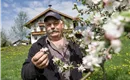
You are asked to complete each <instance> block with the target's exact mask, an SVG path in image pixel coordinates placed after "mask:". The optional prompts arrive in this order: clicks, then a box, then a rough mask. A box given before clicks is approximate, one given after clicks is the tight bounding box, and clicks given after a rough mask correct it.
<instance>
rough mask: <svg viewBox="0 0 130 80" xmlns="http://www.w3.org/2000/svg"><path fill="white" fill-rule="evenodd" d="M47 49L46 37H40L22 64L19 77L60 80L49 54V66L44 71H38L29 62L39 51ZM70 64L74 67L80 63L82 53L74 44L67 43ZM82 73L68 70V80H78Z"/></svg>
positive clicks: (36, 79) (37, 79)
mask: <svg viewBox="0 0 130 80" xmlns="http://www.w3.org/2000/svg"><path fill="white" fill-rule="evenodd" d="M45 47H47V43H46V36H43V37H41V38H40V39H39V40H38V41H37V42H36V43H34V44H33V45H32V46H31V48H30V50H29V53H28V58H27V59H26V60H25V62H24V63H23V67H22V71H21V76H22V79H23V80H61V79H60V76H59V73H58V71H57V67H56V66H55V65H54V64H53V61H52V58H53V57H52V55H51V54H50V53H49V55H48V57H49V64H48V66H47V67H46V68H44V69H38V68H37V67H36V66H34V64H33V63H32V62H31V58H32V57H33V56H34V55H35V54H36V53H37V52H38V51H39V50H40V49H41V48H45ZM68 49H69V51H70V59H69V60H70V62H72V63H73V65H74V66H75V67H76V66H77V64H80V63H82V53H81V51H80V49H79V47H78V45H77V44H76V43H75V42H72V41H69V44H68ZM81 77H82V73H81V72H79V71H78V70H77V69H73V70H70V80H80V78H81Z"/></svg>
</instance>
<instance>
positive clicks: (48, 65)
mask: <svg viewBox="0 0 130 80" xmlns="http://www.w3.org/2000/svg"><path fill="white" fill-rule="evenodd" d="M44 23H45V29H46V33H47V34H46V35H44V36H43V37H41V38H40V39H39V40H38V41H37V42H36V43H34V44H33V45H32V47H31V48H30V50H29V53H28V58H27V59H26V60H25V62H24V64H23V67H22V73H21V75H22V79H23V80H80V78H81V77H82V73H81V72H79V71H78V70H77V68H75V69H72V70H68V71H65V72H63V73H60V72H58V69H57V66H58V65H55V64H54V63H53V60H52V58H53V57H56V58H59V59H60V60H62V61H63V62H64V63H72V64H73V65H74V66H75V67H76V66H77V64H80V63H81V62H82V54H81V51H80V49H79V47H78V45H77V44H76V43H75V42H72V41H69V40H67V39H66V38H65V37H64V36H63V28H64V23H63V21H62V19H61V16H60V15H59V14H58V13H56V12H52V11H50V12H48V13H47V14H46V15H45V18H44ZM45 47H47V48H48V49H49V54H46V53H45V52H44V51H43V50H42V48H45Z"/></svg>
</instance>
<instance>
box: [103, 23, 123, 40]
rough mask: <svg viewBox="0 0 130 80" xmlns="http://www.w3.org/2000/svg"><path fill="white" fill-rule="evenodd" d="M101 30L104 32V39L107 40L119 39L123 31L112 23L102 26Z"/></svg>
mask: <svg viewBox="0 0 130 80" xmlns="http://www.w3.org/2000/svg"><path fill="white" fill-rule="evenodd" d="M103 29H104V30H105V36H106V38H107V39H109V40H112V39H115V38H119V37H120V36H121V35H122V33H123V31H124V28H123V27H122V26H119V25H116V24H114V23H113V22H109V23H107V24H105V25H103Z"/></svg>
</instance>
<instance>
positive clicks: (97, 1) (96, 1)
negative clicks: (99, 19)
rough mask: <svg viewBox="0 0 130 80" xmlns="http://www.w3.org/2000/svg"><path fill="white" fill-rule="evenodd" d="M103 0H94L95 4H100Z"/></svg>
mask: <svg viewBox="0 0 130 80" xmlns="http://www.w3.org/2000/svg"><path fill="white" fill-rule="evenodd" d="M100 1H101V0H92V2H93V3H94V4H98V3H99V2H100Z"/></svg>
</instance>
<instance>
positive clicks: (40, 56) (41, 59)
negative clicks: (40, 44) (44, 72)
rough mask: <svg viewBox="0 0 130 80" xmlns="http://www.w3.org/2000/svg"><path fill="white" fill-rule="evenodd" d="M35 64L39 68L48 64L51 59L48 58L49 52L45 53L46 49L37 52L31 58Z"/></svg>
mask: <svg viewBox="0 0 130 80" xmlns="http://www.w3.org/2000/svg"><path fill="white" fill-rule="evenodd" d="M31 61H32V62H33V64H34V65H35V66H36V67H37V68H39V69H43V68H45V67H46V66H48V63H49V59H48V54H45V53H44V51H43V50H42V49H41V50H40V51H39V52H37V53H36V54H35V55H34V56H33V58H32V59H31Z"/></svg>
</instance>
